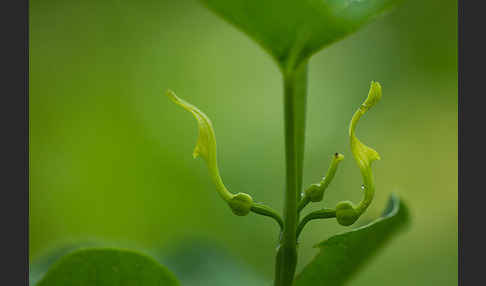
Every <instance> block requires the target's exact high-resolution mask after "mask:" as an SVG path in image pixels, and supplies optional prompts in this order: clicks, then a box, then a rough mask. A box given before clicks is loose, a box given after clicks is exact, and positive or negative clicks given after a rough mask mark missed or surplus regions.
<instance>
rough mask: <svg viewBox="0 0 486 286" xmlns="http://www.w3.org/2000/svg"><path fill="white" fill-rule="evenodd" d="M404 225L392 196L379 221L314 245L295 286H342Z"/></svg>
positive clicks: (403, 211) (406, 218) (400, 207)
mask: <svg viewBox="0 0 486 286" xmlns="http://www.w3.org/2000/svg"><path fill="white" fill-rule="evenodd" d="M408 221H409V215H408V210H407V208H406V206H405V204H403V202H400V200H399V198H398V197H397V196H396V195H392V196H391V198H390V201H389V203H388V206H387V208H386V210H385V212H384V213H383V215H382V216H381V217H380V218H378V219H376V220H375V221H373V222H371V223H369V224H367V225H365V226H362V227H359V228H357V229H354V230H352V231H349V232H345V233H342V234H338V235H335V236H333V237H331V238H329V239H328V240H325V241H323V242H321V243H319V244H318V245H316V247H318V248H319V249H320V251H319V253H318V254H317V255H316V256H315V257H314V259H313V260H312V261H311V262H310V263H309V264H308V265H306V266H305V267H304V269H303V270H302V272H301V273H300V274H299V275H297V277H296V281H295V286H310V285H312V286H318V285H323V286H324V285H325V286H328V285H332V286H340V285H344V284H345V283H346V282H347V281H348V280H349V279H350V278H351V277H352V275H353V274H355V273H356V272H357V271H358V270H359V269H360V267H362V266H363V265H364V264H365V263H366V262H369V260H370V258H371V257H372V256H373V255H374V254H375V253H376V252H377V250H379V249H380V248H381V247H383V245H384V244H385V243H386V242H387V241H388V240H389V239H390V238H391V237H393V236H394V235H395V234H396V233H397V232H398V231H399V230H400V229H402V228H403V227H404V226H406V225H407V224H408Z"/></svg>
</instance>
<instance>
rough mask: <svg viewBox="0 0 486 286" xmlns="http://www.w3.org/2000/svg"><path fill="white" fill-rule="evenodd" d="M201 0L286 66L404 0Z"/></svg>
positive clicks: (286, 67) (299, 60) (294, 64)
mask: <svg viewBox="0 0 486 286" xmlns="http://www.w3.org/2000/svg"><path fill="white" fill-rule="evenodd" d="M201 1H202V2H203V3H204V4H205V5H206V6H207V7H208V8H209V9H211V10H213V11H215V12H216V13H217V14H219V15H220V16H222V17H223V18H224V19H225V20H226V21H228V22H230V23H231V24H233V25H235V26H236V27H237V28H239V29H241V30H242V31H243V32H245V33H246V34H247V35H249V36H250V37H251V38H253V39H254V40H255V41H256V42H258V43H259V44H260V45H261V46H262V47H263V48H264V49H265V50H266V51H267V52H268V53H269V54H270V55H271V56H272V57H273V58H274V59H275V60H276V61H277V63H278V64H279V66H280V67H281V68H282V69H283V70H293V69H295V67H297V66H298V65H299V64H300V63H302V62H304V61H305V60H306V59H307V58H309V57H310V56H311V55H312V54H314V53H316V52H317V51H319V50H320V49H322V48H324V47H325V46H327V45H329V44H331V43H333V42H336V41H338V40H340V39H342V38H343V37H345V36H347V35H349V34H351V33H352V32H354V31H356V30H358V28H360V27H361V26H362V25H363V24H365V23H367V22H368V21H370V20H371V19H373V18H374V17H375V16H377V15H378V14H380V13H382V12H383V11H385V10H386V9H387V8H390V7H392V6H393V5H394V4H396V3H397V2H399V1H400V0H232V1H228V0H201Z"/></svg>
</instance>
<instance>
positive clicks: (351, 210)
mask: <svg viewBox="0 0 486 286" xmlns="http://www.w3.org/2000/svg"><path fill="white" fill-rule="evenodd" d="M358 218H359V215H358V212H357V211H356V209H355V207H354V205H353V203H352V202H350V201H343V202H339V203H338V204H337V205H336V220H337V221H338V223H339V224H340V225H344V226H349V225H352V224H353V223H354V222H355V221H356V220H358Z"/></svg>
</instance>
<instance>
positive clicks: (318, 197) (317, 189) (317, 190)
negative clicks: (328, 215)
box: [305, 184, 324, 202]
mask: <svg viewBox="0 0 486 286" xmlns="http://www.w3.org/2000/svg"><path fill="white" fill-rule="evenodd" d="M305 194H306V195H307V196H309V198H310V200H311V202H320V201H322V199H323V197H324V191H323V190H321V185H320V184H312V185H311V186H310V187H309V188H308V189H306V190H305Z"/></svg>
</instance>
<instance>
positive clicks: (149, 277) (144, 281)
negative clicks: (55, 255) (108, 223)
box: [37, 248, 179, 286]
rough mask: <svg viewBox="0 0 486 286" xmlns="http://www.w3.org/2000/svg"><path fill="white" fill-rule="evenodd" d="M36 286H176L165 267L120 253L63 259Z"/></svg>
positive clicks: (103, 252)
mask: <svg viewBox="0 0 486 286" xmlns="http://www.w3.org/2000/svg"><path fill="white" fill-rule="evenodd" d="M37 285H38V286H56V285H59V286H61V285H62V286H65V285H71V286H86V285H97V286H115V285H116V286H137V285H140V286H177V285H179V282H178V281H177V280H176V278H175V277H174V275H172V274H171V273H170V272H169V271H168V270H167V269H166V268H165V267H163V266H162V265H160V264H159V263H158V262H157V261H155V260H153V259H152V258H150V257H148V256H145V255H143V254H140V253H137V252H132V251H128V250H119V249H103V248H100V249H96V248H93V249H84V250H78V251H75V252H72V253H71V254H68V255H66V256H64V257H62V258H61V259H60V260H59V261H58V262H57V263H55V264H54V265H53V266H52V267H51V269H50V270H49V271H48V272H47V273H46V275H45V276H44V277H43V278H42V280H41V281H40V282H39V284H37Z"/></svg>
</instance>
